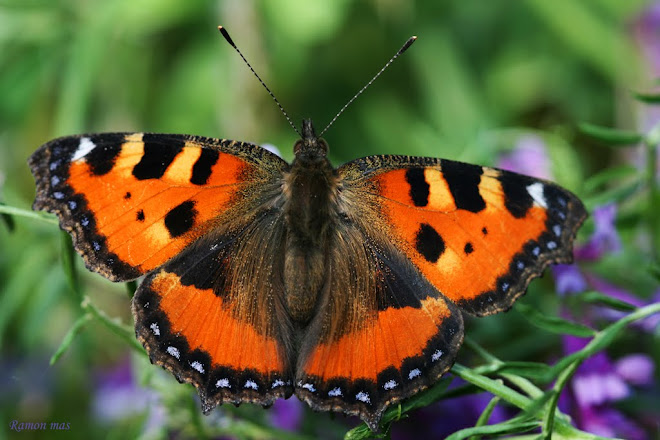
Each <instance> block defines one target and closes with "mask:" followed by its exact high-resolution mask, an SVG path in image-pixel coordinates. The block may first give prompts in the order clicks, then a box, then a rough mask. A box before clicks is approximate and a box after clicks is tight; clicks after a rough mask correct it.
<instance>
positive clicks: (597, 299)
mask: <svg viewBox="0 0 660 440" xmlns="http://www.w3.org/2000/svg"><path fill="white" fill-rule="evenodd" d="M576 297H577V298H579V299H580V300H582V301H583V302H586V303H589V304H601V305H604V306H607V307H609V308H611V309H616V310H622V311H624V312H631V311H633V310H635V309H636V308H637V307H635V306H634V305H632V304H630V303H627V302H625V301H621V300H620V299H616V298H612V297H611V296H608V295H604V294H602V293H600V292H597V291H595V290H590V291H588V292H584V293H580V294H578V295H576Z"/></svg>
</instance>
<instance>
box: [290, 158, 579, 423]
mask: <svg viewBox="0 0 660 440" xmlns="http://www.w3.org/2000/svg"><path fill="white" fill-rule="evenodd" d="M338 175H339V179H340V180H339V181H340V184H339V188H340V196H339V200H338V206H339V209H340V216H339V217H340V218H341V219H342V220H341V221H342V223H341V224H340V225H339V227H338V228H337V232H336V234H337V235H336V237H335V239H334V242H333V243H335V248H334V249H333V250H332V253H331V255H330V257H329V258H330V262H329V270H330V273H329V274H328V276H329V280H330V282H329V284H328V286H327V290H326V291H325V292H324V296H323V297H324V302H323V304H322V305H321V307H320V308H319V310H321V311H322V312H321V313H320V314H319V315H318V316H317V318H316V319H315V320H314V321H313V323H312V325H311V327H310V332H309V333H308V335H307V337H306V339H305V341H304V343H303V351H302V354H301V357H300V358H299V361H298V370H297V375H296V384H295V386H296V389H295V392H296V394H297V395H298V396H299V397H300V398H301V399H304V400H306V401H307V402H308V403H310V405H312V406H313V407H315V408H319V409H325V410H335V411H340V410H343V411H344V412H347V413H349V414H356V415H359V416H360V417H361V418H362V419H363V420H365V421H366V422H367V423H368V424H369V425H370V427H371V428H372V429H375V428H377V425H378V421H379V419H380V416H381V414H382V412H383V411H384V410H385V408H386V407H387V406H388V405H390V404H391V403H393V402H397V401H399V400H401V399H403V398H406V397H408V396H411V395H413V394H414V393H416V392H417V391H419V390H420V389H423V388H426V387H428V386H429V385H431V384H432V383H434V382H435V381H436V380H437V379H438V378H439V377H440V376H441V375H442V374H443V373H444V372H445V371H447V370H448V369H449V368H450V367H451V365H452V364H453V362H454V359H455V357H456V352H457V351H458V347H459V346H460V344H461V341H462V338H463V320H462V315H461V312H460V310H459V307H460V309H462V310H465V311H468V312H470V313H473V314H477V315H487V314H491V313H495V312H497V311H501V310H504V309H507V308H509V307H510V306H511V305H512V304H513V302H514V301H515V299H516V298H517V297H518V296H520V295H521V294H522V293H523V292H524V291H525V289H526V287H527V285H528V284H529V282H530V281H531V279H532V278H533V277H535V276H538V275H539V274H540V273H541V272H542V271H543V270H544V269H545V267H547V266H548V265H549V264H551V263H559V262H568V261H570V260H571V257H572V244H573V239H574V237H575V233H576V231H577V229H578V227H579V226H580V224H581V223H582V222H583V220H584V218H585V217H586V212H585V210H584V207H583V205H582V203H581V202H580V201H579V200H578V199H577V198H576V197H575V196H574V195H573V194H571V193H570V192H568V191H566V190H564V189H562V188H560V187H558V186H557V185H555V184H552V183H550V182H546V181H541V180H537V179H533V178H530V177H526V176H521V175H518V174H514V173H510V172H506V171H500V170H496V169H492V168H482V167H478V166H474V165H468V164H462V163H459V162H453V161H448V160H441V159H427V158H415V157H407V156H375V157H367V158H363V159H358V160H356V161H353V162H350V163H348V164H346V165H344V166H342V167H340V168H339V169H338ZM386 240H387V241H386Z"/></svg>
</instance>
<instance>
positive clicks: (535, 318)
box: [515, 303, 596, 338]
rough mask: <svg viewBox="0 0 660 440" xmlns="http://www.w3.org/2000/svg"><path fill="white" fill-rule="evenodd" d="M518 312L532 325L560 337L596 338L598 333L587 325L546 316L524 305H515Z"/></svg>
mask: <svg viewBox="0 0 660 440" xmlns="http://www.w3.org/2000/svg"><path fill="white" fill-rule="evenodd" d="M515 309H516V311H518V312H519V313H520V314H522V315H523V316H524V317H525V319H527V320H528V321H529V322H530V323H531V324H532V325H534V326H536V327H538V328H541V329H543V330H547V331H550V332H553V333H557V334H560V335H566V334H568V335H573V336H578V337H581V338H586V337H589V336H594V335H595V334H596V331H595V330H594V329H592V328H590V327H587V326H586V325H582V324H578V323H576V322H571V321H568V320H566V319H563V318H559V317H558V316H549V315H545V314H543V313H541V312H539V311H538V310H536V309H535V308H533V307H530V306H528V305H526V304H523V303H517V304H516V305H515Z"/></svg>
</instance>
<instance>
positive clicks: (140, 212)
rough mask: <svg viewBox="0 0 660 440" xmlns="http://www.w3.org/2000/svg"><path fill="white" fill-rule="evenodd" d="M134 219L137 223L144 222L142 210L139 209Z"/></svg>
mask: <svg viewBox="0 0 660 440" xmlns="http://www.w3.org/2000/svg"><path fill="white" fill-rule="evenodd" d="M135 218H136V219H137V221H139V222H143V221H144V211H143V210H142V209H140V210H139V211H138V212H137V215H136V216H135Z"/></svg>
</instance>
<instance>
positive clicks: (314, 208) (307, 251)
mask: <svg viewBox="0 0 660 440" xmlns="http://www.w3.org/2000/svg"><path fill="white" fill-rule="evenodd" d="M327 151H328V145H327V144H326V142H325V141H324V140H323V139H319V138H317V137H316V134H315V133H314V127H313V126H312V123H311V121H310V120H305V121H303V138H302V139H301V140H299V141H298V142H296V144H295V146H294V152H295V154H296V158H295V159H294V161H293V164H292V165H291V170H290V172H289V173H288V174H287V175H286V176H285V191H284V195H285V199H286V202H285V205H284V210H285V219H286V225H287V235H286V254H285V265H284V282H285V289H286V302H287V306H288V308H289V312H290V313H291V316H292V317H293V318H294V320H295V321H298V322H299V323H306V322H308V321H309V319H310V318H311V316H312V313H313V311H314V307H315V305H316V302H317V297H318V294H319V292H320V290H321V288H322V287H323V284H324V282H325V275H326V267H325V266H326V264H325V263H326V261H325V260H326V256H327V255H328V252H327V251H328V247H329V245H330V243H329V240H330V232H331V231H332V227H333V222H334V220H333V219H334V218H335V217H336V214H335V213H336V203H335V192H336V191H337V182H336V180H337V178H336V175H335V171H334V168H333V167H332V165H331V164H330V161H329V160H328V158H327V157H326V154H327Z"/></svg>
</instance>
